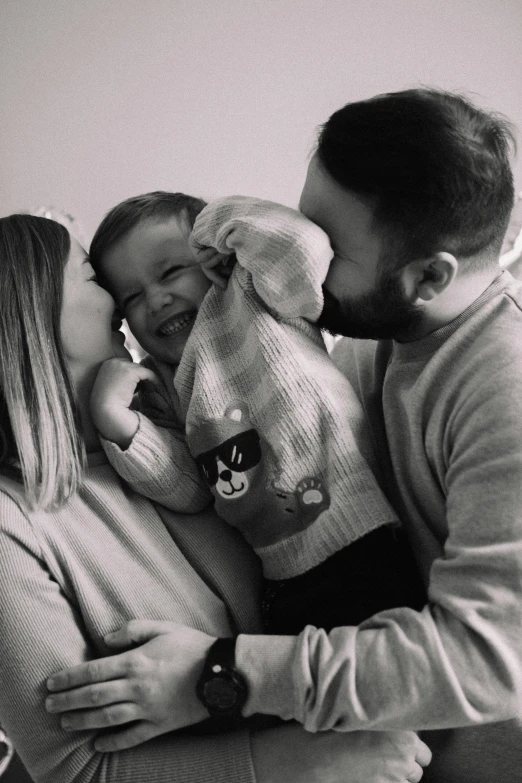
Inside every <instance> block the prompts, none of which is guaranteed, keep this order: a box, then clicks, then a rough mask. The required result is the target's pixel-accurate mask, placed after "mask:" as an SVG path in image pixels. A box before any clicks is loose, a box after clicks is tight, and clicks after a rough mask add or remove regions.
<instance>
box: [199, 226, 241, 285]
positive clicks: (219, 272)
mask: <svg viewBox="0 0 522 783" xmlns="http://www.w3.org/2000/svg"><path fill="white" fill-rule="evenodd" d="M189 246H190V249H191V251H192V255H193V256H194V258H195V259H196V261H197V263H198V264H199V266H200V267H201V269H202V271H203V273H204V274H205V275H206V276H207V277H208V279H209V280H211V281H212V282H213V283H215V284H216V285H218V286H219V287H220V288H226V287H227V281H228V278H229V277H230V275H231V274H232V270H233V269H234V264H235V263H236V256H235V255H234V252H233V251H232V250H231V251H230V253H220V252H219V250H216V248H215V247H206V246H204V245H200V244H199V242H197V241H196V240H195V239H194V238H193V237H192V236H190V237H189Z"/></svg>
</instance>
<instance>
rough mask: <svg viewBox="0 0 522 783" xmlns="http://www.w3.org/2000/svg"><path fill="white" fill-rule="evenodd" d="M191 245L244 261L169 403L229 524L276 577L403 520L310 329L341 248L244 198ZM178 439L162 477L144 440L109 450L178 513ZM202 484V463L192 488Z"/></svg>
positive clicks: (307, 225)
mask: <svg viewBox="0 0 522 783" xmlns="http://www.w3.org/2000/svg"><path fill="white" fill-rule="evenodd" d="M192 236H193V239H194V240H195V241H196V242H197V243H199V244H201V245H203V246H211V247H215V248H217V249H218V250H219V251H222V252H230V251H234V252H235V254H236V257H237V264H236V266H235V269H234V272H233V274H232V276H231V278H230V279H229V281H228V285H227V287H226V290H222V289H221V288H219V287H217V286H213V287H212V288H211V289H210V290H209V292H208V294H207V296H206V297H205V299H204V301H203V303H202V305H201V308H200V310H199V313H198V317H197V319H196V322H195V325H194V327H193V329H192V332H191V334H190V336H189V339H188V341H187V344H186V346H185V349H184V352H183V356H182V359H181V362H180V364H179V366H178V367H177V369H176V373H175V377H174V387H175V391H174V393H173V396H172V399H171V404H172V406H173V408H174V410H175V412H176V413H177V416H178V421H181V422H184V423H185V426H186V433H187V442H188V446H189V449H190V451H191V453H192V455H193V456H194V458H195V460H196V462H197V463H198V464H199V466H200V469H201V470H202V472H203V474H204V475H205V476H206V478H207V481H208V484H209V486H210V488H211V492H212V495H213V496H214V498H215V508H216V511H217V512H218V514H219V515H220V516H221V517H222V518H223V519H225V520H226V521H227V522H229V523H230V524H231V525H233V526H235V527H237V528H238V529H239V530H240V531H241V532H242V533H243V535H244V536H245V538H246V539H247V541H248V542H249V543H250V544H251V545H252V546H253V547H254V549H255V551H256V552H257V554H258V555H259V556H260V558H261V560H262V563H263V570H264V574H265V576H266V577H267V578H269V579H285V578H288V577H293V576H296V575H299V574H302V573H304V572H305V571H307V570H309V569H311V568H313V567H314V566H316V565H318V564H319V563H322V562H323V561H325V560H326V559H327V558H328V557H329V556H331V555H333V554H334V553H335V552H338V551H339V550H340V549H342V548H343V547H345V546H347V545H349V544H350V543H352V542H353V541H356V540H358V539H359V538H361V537H362V536H364V535H366V534H367V533H369V532H370V531H371V530H375V529H376V528H378V527H380V526H382V525H384V524H388V523H393V522H397V517H396V515H395V513H394V511H393V510H392V508H391V506H390V505H389V503H388V502H387V500H386V499H385V496H384V495H383V493H382V491H381V490H380V488H379V486H378V484H377V482H376V480H375V478H374V476H373V473H372V472H371V470H370V468H369V466H368V462H367V459H366V457H368V454H369V452H370V448H369V438H368V430H367V428H366V425H365V422H364V416H363V412H362V408H361V405H360V403H359V400H358V399H357V396H356V395H355V393H354V391H353V389H352V387H351V386H350V384H349V383H348V382H347V380H346V378H345V377H344V376H343V375H342V373H340V372H339V371H338V370H337V368H336V367H335V366H334V364H333V363H332V362H331V360H330V358H329V356H328V353H327V351H326V349H325V346H324V342H323V339H322V337H321V333H320V331H319V329H317V327H315V326H314V325H313V324H312V323H310V321H315V320H316V319H317V318H318V317H319V315H320V313H321V310H322V307H323V297H322V288H321V286H322V282H323V280H324V278H325V276H326V273H327V270H328V266H329V264H330V261H331V258H332V250H331V247H330V243H329V240H328V238H327V236H326V234H325V233H324V232H323V231H322V230H321V229H320V228H319V227H318V226H316V225H314V224H313V223H311V222H310V221H309V220H307V219H306V218H305V217H304V216H303V215H301V214H300V213H298V212H296V211H294V210H291V209H288V208H286V207H281V206H280V205H276V204H272V203H271V202H266V201H260V200H258V199H250V198H245V197H239V196H235V197H231V198H227V199H221V200H219V201H216V202H213V203H212V204H210V205H209V206H208V207H206V208H205V209H204V210H203V211H202V212H201V213H200V215H199V216H198V218H197V220H196V223H195V226H194V230H193V235H192ZM160 372H161V374H162V375H163V377H165V373H166V370H165V368H162V369H160ZM167 372H168V370H167ZM172 372H173V370H172ZM145 404H146V405H147V403H145ZM153 418H154V417H153ZM157 418H158V417H156V419H157ZM160 418H161V417H160ZM169 438H170V443H171V459H170V464H167V463H166V465H165V466H166V470H165V471H164V472H160V471H159V470H158V460H154V459H149V454H150V450H149V452H148V454H145V451H144V450H143V448H142V446H141V445H140V444H141V443H142V441H143V439H142V438H141V436H138V438H137V439H136V444H135V445H134V444H132V445H131V447H130V448H129V449H128V450H127V452H124V453H122V452H121V451H120V450H119V449H118V447H117V446H114V445H111V444H104V445H105V446H106V447H107V453H108V454H109V457H110V459H111V461H112V463H113V465H114V466H115V467H116V469H117V470H118V471H119V472H121V474H122V475H123V476H124V477H125V479H126V480H127V481H130V482H131V483H132V484H133V486H135V487H136V488H137V489H139V491H140V492H145V493H146V494H147V495H148V496H152V491H153V490H154V489H159V491H161V493H162V498H161V502H162V503H166V504H167V505H168V506H169V507H170V508H177V504H178V502H179V501H178V495H179V491H180V487H182V486H184V481H185V480H186V473H187V470H188V469H189V468H188V464H187V459H186V456H185V454H184V452H183V449H182V447H181V446H180V444H179V433H178V434H174V433H173V431H172V430H171V432H170V435H169ZM165 443H166V441H165ZM363 455H364V456H363ZM160 459H163V460H165V457H162V458H160ZM180 476H181V478H180ZM197 476H198V472H197V468H196V466H194V473H193V476H192V479H191V482H192V485H194V486H196V483H197ZM169 489H170V492H171V495H170V497H169V496H168V490H169ZM201 497H203V490H201V492H200V494H199V495H198V499H199V498H201ZM184 508H186V507H185V506H184Z"/></svg>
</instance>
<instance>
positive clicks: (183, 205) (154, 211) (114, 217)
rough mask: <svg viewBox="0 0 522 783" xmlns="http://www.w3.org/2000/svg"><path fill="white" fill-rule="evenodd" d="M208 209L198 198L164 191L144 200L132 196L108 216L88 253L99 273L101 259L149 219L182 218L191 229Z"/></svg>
mask: <svg viewBox="0 0 522 783" xmlns="http://www.w3.org/2000/svg"><path fill="white" fill-rule="evenodd" d="M206 205H207V203H206V201H203V199H200V198H196V197H195V196H187V195H186V194H185V193H169V192H167V191H164V190H155V191H154V192H152V193H143V194H142V195H141V196H133V198H128V199H126V200H125V201H122V202H121V203H120V204H117V205H116V206H115V207H113V208H112V209H111V210H109V212H107V214H106V215H105V217H104V218H103V220H102V222H101V223H100V225H99V226H98V228H97V229H96V233H95V234H94V237H93V239H92V242H91V247H90V250H89V256H90V260H91V264H92V266H93V267H94V270H95V271H96V272H98V271H99V264H100V262H101V258H102V255H103V254H104V253H106V252H107V250H108V249H109V248H110V247H112V245H114V243H115V242H117V241H118V240H119V239H121V238H122V237H124V236H125V235H126V234H128V233H129V231H131V230H132V229H133V228H134V227H135V226H137V225H138V223H141V221H142V220H147V219H150V218H154V219H157V220H162V219H163V220H167V219H168V218H171V217H178V216H179V217H182V218H183V219H185V220H186V221H187V223H188V225H189V226H190V228H192V226H193V225H194V222H195V220H196V217H197V216H198V215H199V213H200V212H201V210H202V209H203V208H204V207H206Z"/></svg>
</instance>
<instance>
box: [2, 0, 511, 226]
mask: <svg viewBox="0 0 522 783" xmlns="http://www.w3.org/2000/svg"><path fill="white" fill-rule="evenodd" d="M521 82H522V3H521V0H495V1H493V0H437V2H435V1H434V0H262V2H256V0H184V2H181V0H146V1H145V2H144V0H106V1H105V2H104V1H103V0H0V102H1V114H0V116H1V122H0V127H1V133H0V189H1V193H0V214H2V215H5V214H9V213H10V212H13V211H17V210H28V209H33V208H36V207H38V206H40V205H53V206H55V207H58V208H62V209H65V210H66V211H69V212H71V213H72V214H73V215H75V216H76V217H77V219H78V220H79V222H80V225H82V226H83V228H84V231H85V234H86V235H87V236H89V237H90V236H91V235H92V232H93V231H94V229H95V228H96V225H97V224H98V222H99V221H100V219H101V218H102V216H103V215H104V213H105V212H106V211H107V210H108V209H109V208H110V207H111V206H113V205H114V204H116V203H117V202H118V201H120V200H122V199H124V198H127V197H128V196H132V195H136V194H137V193H142V192H146V191H149V190H156V189H167V190H181V191H184V192H187V193H192V194H194V195H199V196H202V197H203V198H212V197H216V196H219V195H226V194H231V193H243V194H248V195H257V196H262V197H267V198H272V199H274V200H277V201H281V202H283V203H286V204H288V205H290V206H296V204H297V201H298V198H299V193H300V189H301V186H302V183H303V180H304V175H305V171H306V165H307V157H308V154H309V152H310V150H311V149H312V146H313V141H314V137H315V129H316V127H317V126H318V125H319V124H320V123H321V122H324V121H325V120H326V119H327V117H328V116H329V115H330V114H331V113H332V112H333V111H335V110H336V109H337V108H339V107H340V106H341V105H343V104H344V103H346V102H348V101H352V100H358V99H361V98H366V97H370V96H371V95H374V94H376V93H378V92H384V91H389V90H398V89H403V88H406V87H410V86H418V85H419V84H428V85H433V86H438V87H442V88H445V89H451V90H459V91H466V92H467V93H468V94H471V95H472V96H474V98H475V100H476V101H477V102H478V103H479V104H480V105H482V106H484V107H486V108H491V109H495V110H497V111H500V112H502V113H504V114H505V115H507V116H508V117H509V118H510V119H511V120H512V121H514V122H515V124H516V125H517V126H518V127H519V128H522V100H521V99H522V83H521ZM515 174H516V181H517V188H518V189H519V190H520V188H521V187H522V183H521V180H522V161H521V160H520V159H519V160H518V161H517V163H516V164H515Z"/></svg>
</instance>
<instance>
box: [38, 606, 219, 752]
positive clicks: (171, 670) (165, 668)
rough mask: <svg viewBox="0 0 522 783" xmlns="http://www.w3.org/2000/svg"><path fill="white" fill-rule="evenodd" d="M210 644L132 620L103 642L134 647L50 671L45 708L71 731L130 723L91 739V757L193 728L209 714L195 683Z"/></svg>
mask: <svg viewBox="0 0 522 783" xmlns="http://www.w3.org/2000/svg"><path fill="white" fill-rule="evenodd" d="M214 641H215V639H214V637H212V636H208V635H207V634H205V633H202V632H201V631H197V630H195V629H194V628H188V627H186V626H183V625H178V624H177V623H171V622H161V621H149V620H132V621H131V622H129V623H127V624H126V625H124V626H123V627H122V628H120V629H119V630H118V631H116V632H115V633H112V634H108V636H106V637H105V643H106V644H107V645H108V646H109V647H114V648H116V649H118V648H120V649H121V648H122V647H123V648H125V647H132V646H135V645H141V646H139V647H134V649H130V650H128V651H127V652H123V653H120V654H118V655H114V656H112V657H110V658H100V659H98V660H93V661H89V662H88V663H84V664H80V665H79V666H74V667H72V668H71V669H64V670H63V671H60V672H57V673H56V674H55V675H53V676H52V677H51V678H50V679H49V680H48V681H47V686H48V688H49V690H50V691H51V695H50V696H49V697H48V698H47V700H46V708H47V710H48V712H53V713H61V724H62V727H63V728H65V729H67V730H71V731H77V730H92V729H103V728H107V727H114V726H119V725H122V724H126V723H130V722H133V725H132V726H131V727H130V728H124V729H122V730H121V731H118V732H117V733H111V734H110V735H109V734H107V735H105V736H104V735H101V736H100V737H98V738H97V739H96V741H95V747H96V750H98V751H115V750H123V749H124V748H131V747H133V746H134V745H139V744H140V743H142V742H145V741H146V740H149V739H151V738H152V737H156V736H158V735H159V734H164V733H165V732H167V731H173V730H174V729H180V728H183V727H184V726H191V725H192V724H194V723H199V722H200V721H202V720H204V719H205V718H208V717H209V716H208V712H207V710H206V709H205V707H204V706H203V705H202V704H201V702H200V701H199V700H198V698H197V696H196V683H197V681H198V679H199V676H200V674H201V672H202V670H203V664H204V662H205V658H206V655H207V652H208V649H209V648H210V646H211V645H212V644H213V642H214Z"/></svg>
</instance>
